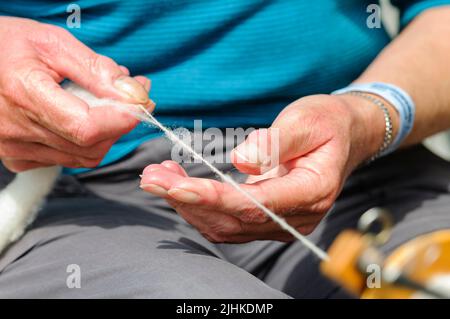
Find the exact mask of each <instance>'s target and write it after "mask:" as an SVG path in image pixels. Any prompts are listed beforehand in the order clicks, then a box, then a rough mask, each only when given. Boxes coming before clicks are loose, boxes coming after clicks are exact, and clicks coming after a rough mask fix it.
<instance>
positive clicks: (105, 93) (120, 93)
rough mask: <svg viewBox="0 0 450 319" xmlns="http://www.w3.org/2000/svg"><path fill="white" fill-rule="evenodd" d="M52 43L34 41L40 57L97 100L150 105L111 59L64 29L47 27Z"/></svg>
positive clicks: (141, 89)
mask: <svg viewBox="0 0 450 319" xmlns="http://www.w3.org/2000/svg"><path fill="white" fill-rule="evenodd" d="M48 28H50V29H49V30H45V31H47V32H48V33H51V35H48V34H47V37H49V36H51V37H52V41H42V42H41V41H40V42H35V43H34V46H35V48H36V51H37V52H38V54H39V56H40V58H41V59H42V60H44V61H45V63H46V64H47V65H48V66H49V67H50V68H52V69H53V70H54V71H56V72H57V73H58V74H59V75H61V76H62V77H64V78H68V79H70V80H72V81H73V82H75V83H77V84H79V85H80V86H82V87H84V88H85V89H86V90H88V91H89V92H91V93H93V94H94V95H96V96H98V97H109V98H115V99H119V100H121V101H124V102H129V103H139V104H144V105H147V104H150V101H149V98H148V93H147V91H146V90H145V87H144V85H142V84H141V83H139V82H138V81H137V80H136V79H134V78H132V77H130V76H128V74H127V73H126V72H124V68H123V67H120V66H119V65H118V64H117V63H116V62H114V61H113V60H112V59H110V58H108V57H106V56H103V55H100V54H97V53H95V52H94V51H93V50H91V49H90V48H88V47H87V46H86V45H84V44H83V43H81V42H80V41H78V40H77V39H76V38H75V37H74V36H73V35H72V34H71V33H70V32H68V31H66V30H65V29H62V28H58V27H53V26H48Z"/></svg>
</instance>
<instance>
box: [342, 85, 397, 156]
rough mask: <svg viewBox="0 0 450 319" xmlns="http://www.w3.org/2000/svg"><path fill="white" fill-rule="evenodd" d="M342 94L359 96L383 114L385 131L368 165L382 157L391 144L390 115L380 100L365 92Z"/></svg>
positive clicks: (391, 127)
mask: <svg viewBox="0 0 450 319" xmlns="http://www.w3.org/2000/svg"><path fill="white" fill-rule="evenodd" d="M343 94H350V95H354V96H360V97H362V98H364V99H366V100H368V101H370V102H372V103H373V104H375V105H376V106H378V107H379V108H380V109H381V110H382V111H383V113H384V122H385V131H384V139H383V144H382V145H381V147H380V148H379V150H378V151H377V152H376V153H375V155H373V156H372V157H371V158H370V159H369V160H368V161H367V162H368V163H370V162H372V161H374V160H376V159H377V158H379V157H380V156H381V155H383V153H384V151H386V150H387V149H388V147H389V146H390V145H391V143H392V140H393V126H392V118H391V114H390V113H389V110H388V108H387V107H386V105H385V104H384V102H383V101H382V100H381V99H379V98H377V97H375V96H372V95H369V94H367V93H366V92H363V91H348V92H346V93H343Z"/></svg>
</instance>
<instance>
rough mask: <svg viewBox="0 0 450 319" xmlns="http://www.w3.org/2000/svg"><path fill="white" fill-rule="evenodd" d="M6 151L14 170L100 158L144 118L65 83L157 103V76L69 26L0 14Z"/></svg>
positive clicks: (0, 153)
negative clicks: (94, 101)
mask: <svg viewBox="0 0 450 319" xmlns="http://www.w3.org/2000/svg"><path fill="white" fill-rule="evenodd" d="M0 43H1V44H2V46H3V47H2V49H1V50H0V70H1V72H0V118H1V124H0V159H1V160H2V162H3V164H4V166H5V167H6V168H8V169H9V170H11V171H13V172H21V171H25V170H28V169H32V168H37V167H44V166H52V165H63V166H66V167H72V168H76V167H95V166H97V165H98V164H99V163H100V161H101V160H102V158H103V157H104V155H105V154H106V152H107V151H108V150H109V149H110V147H111V146H112V144H113V143H114V142H115V141H116V140H117V139H119V138H120V136H122V135H123V134H126V133H128V132H129V131H131V130H132V129H133V128H134V127H135V126H136V125H137V123H138V120H137V119H135V118H134V117H133V116H132V115H130V114H127V113H125V112H121V111H119V110H117V109H115V108H112V107H96V108H92V109H89V106H88V105H87V104H86V103H85V102H83V101H82V100H80V99H79V98H77V97H75V96H74V95H72V94H70V93H68V92H66V91H65V90H64V89H62V88H61V86H60V85H59V83H61V82H62V81H63V80H64V79H70V80H71V81H73V82H76V83H77V84H79V85H80V86H82V87H84V88H85V89H87V90H88V91H90V92H91V93H93V94H95V95H96V96H98V97H107V98H113V99H119V100H121V101H123V102H129V103H140V104H145V105H146V106H147V107H148V108H149V110H150V111H152V109H153V107H154V105H153V104H152V103H151V102H150V100H149V98H148V91H149V89H150V80H148V79H147V78H145V77H143V76H138V77H135V78H132V77H130V76H129V72H128V70H127V69H126V68H125V67H123V66H119V65H118V64H116V63H115V62H114V61H113V60H112V59H110V58H108V57H105V56H102V55H99V54H96V53H95V52H94V51H92V50H91V49H89V48H88V47H86V46H85V45H84V44H82V43H81V42H79V41H78V40H77V39H76V38H75V37H73V36H72V35H71V34H70V33H69V32H68V31H66V30H64V29H62V28H60V27H56V26H53V25H49V24H43V23H39V22H36V21H33V20H28V19H21V18H13V17H0Z"/></svg>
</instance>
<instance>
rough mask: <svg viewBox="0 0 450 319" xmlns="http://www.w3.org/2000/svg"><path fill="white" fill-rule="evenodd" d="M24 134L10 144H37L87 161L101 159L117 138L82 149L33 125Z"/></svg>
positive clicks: (30, 124) (29, 125)
mask: <svg viewBox="0 0 450 319" xmlns="http://www.w3.org/2000/svg"><path fill="white" fill-rule="evenodd" d="M23 133H24V134H21V135H19V136H16V137H15V138H14V139H11V141H12V142H27V143H38V144H43V145H46V146H48V147H51V148H54V149H55V150H59V151H61V152H64V153H67V154H71V155H74V156H81V157H86V158H89V159H98V158H103V157H104V156H105V154H106V153H107V152H108V150H109V149H110V148H111V146H112V145H113V144H114V143H115V142H116V140H117V138H113V139H109V140H105V141H101V142H99V143H97V144H94V145H92V146H90V147H82V146H79V145H77V144H75V143H72V142H70V141H68V140H66V139H64V138H62V137H61V136H58V135H57V134H55V133H53V132H51V131H49V130H47V129H46V128H44V127H42V126H40V125H37V124H35V123H29V124H28V126H27V130H26V131H23Z"/></svg>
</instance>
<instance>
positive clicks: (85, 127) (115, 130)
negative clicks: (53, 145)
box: [20, 70, 139, 147]
mask: <svg viewBox="0 0 450 319" xmlns="http://www.w3.org/2000/svg"><path fill="white" fill-rule="evenodd" d="M24 86H25V87H24V89H23V91H24V92H25V93H26V94H25V97H26V101H22V102H24V103H20V105H25V107H23V110H24V112H25V113H26V115H27V116H28V117H30V118H31V119H32V120H33V121H35V122H37V123H39V124H41V125H42V126H44V127H46V128H48V129H49V130H50V131H52V132H53V133H55V134H57V135H59V136H61V137H63V138H65V139H67V140H69V141H70V142H72V143H75V144H77V145H79V146H84V147H86V146H92V145H94V144H96V143H98V142H101V141H104V140H107V139H112V138H118V137H120V136H121V135H123V134H126V133H128V132H129V131H131V130H132V129H133V128H134V127H135V126H136V125H137V124H138V122H139V120H138V119H136V118H135V117H134V116H132V115H131V114H128V113H127V112H125V111H121V110H119V109H117V108H113V107H110V106H99V107H95V108H89V106H88V105H87V104H86V103H85V102H84V101H82V100H81V99H79V98H78V97H76V96H74V95H73V94H71V93H70V92H67V91H65V90H64V89H62V88H61V87H60V86H59V85H58V84H57V83H56V82H54V80H53V79H52V78H51V77H50V76H49V75H48V74H47V73H46V72H45V71H44V70H36V71H34V72H33V73H32V74H29V76H28V78H27V79H26V80H25V82H24Z"/></svg>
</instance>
